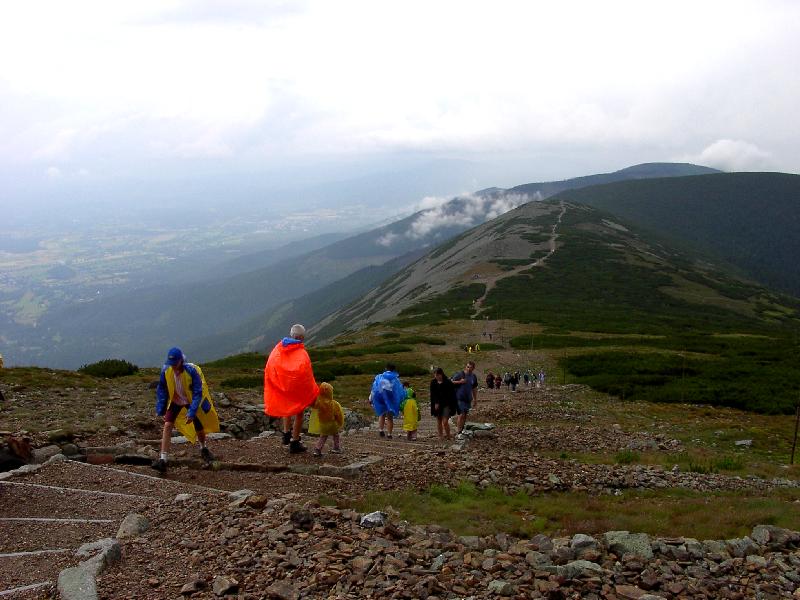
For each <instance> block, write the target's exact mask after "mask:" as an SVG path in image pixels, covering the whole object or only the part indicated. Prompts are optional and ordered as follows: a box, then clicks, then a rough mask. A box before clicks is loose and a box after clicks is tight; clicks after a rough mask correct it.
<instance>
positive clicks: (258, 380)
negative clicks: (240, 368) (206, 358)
mask: <svg viewBox="0 0 800 600" xmlns="http://www.w3.org/2000/svg"><path fill="white" fill-rule="evenodd" d="M219 384H220V386H222V387H223V388H225V389H231V388H243V389H248V388H259V387H264V376H263V375H241V376H239V377H227V378H225V379H223V380H222V381H220V383H219Z"/></svg>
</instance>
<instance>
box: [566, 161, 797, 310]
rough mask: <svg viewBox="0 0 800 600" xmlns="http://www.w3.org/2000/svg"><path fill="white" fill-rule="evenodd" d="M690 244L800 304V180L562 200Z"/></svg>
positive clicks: (755, 176) (618, 191)
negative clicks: (793, 298)
mask: <svg viewBox="0 0 800 600" xmlns="http://www.w3.org/2000/svg"><path fill="white" fill-rule="evenodd" d="M558 197H559V198H563V199H564V200H567V201H570V202H580V203H582V204H588V205H591V206H594V207H597V208H600V209H602V210H605V211H608V212H610V213H613V214H615V215H619V216H620V217H622V218H624V219H626V220H628V221H630V222H632V223H635V224H637V225H638V226H640V227H644V228H647V229H650V230H652V231H654V232H657V233H658V234H660V235H663V236H667V237H671V238H674V239H676V240H682V241H684V242H688V243H690V244H692V246H693V247H695V248H696V249H699V250H702V251H704V252H709V253H712V254H713V255H714V256H717V257H719V258H720V259H722V260H724V261H727V262H729V263H731V264H733V265H735V266H736V267H738V268H739V269H741V270H742V272H743V273H745V274H747V276H749V277H751V278H752V279H754V280H756V281H758V282H760V283H762V284H764V285H767V286H770V287H773V288H775V289H779V290H782V291H785V292H788V293H791V294H793V295H795V296H800V269H798V267H797V260H798V257H800V235H798V231H800V176H798V175H789V174H786V173H719V174H714V175H703V176H695V177H680V178H676V179H668V178H667V179H648V180H642V181H626V182H619V183H613V184H609V185H602V186H593V187H589V188H583V189H580V190H572V191H567V192H563V193H561V194H559V196H558Z"/></svg>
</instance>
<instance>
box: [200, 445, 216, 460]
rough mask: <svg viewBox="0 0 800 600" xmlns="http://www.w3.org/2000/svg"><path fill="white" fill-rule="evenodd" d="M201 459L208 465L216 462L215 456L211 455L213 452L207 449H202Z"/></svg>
mask: <svg viewBox="0 0 800 600" xmlns="http://www.w3.org/2000/svg"><path fill="white" fill-rule="evenodd" d="M200 458H202V459H203V460H204V461H206V462H207V463H210V462H213V461H214V455H213V454H211V450H209V449H208V448H206V447H203V448H201V449H200Z"/></svg>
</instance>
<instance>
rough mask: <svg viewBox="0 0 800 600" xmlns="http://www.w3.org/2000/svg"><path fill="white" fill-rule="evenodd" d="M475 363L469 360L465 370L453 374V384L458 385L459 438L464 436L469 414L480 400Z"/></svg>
mask: <svg viewBox="0 0 800 600" xmlns="http://www.w3.org/2000/svg"><path fill="white" fill-rule="evenodd" d="M474 370H475V363H474V362H473V361H471V360H470V361H468V362H467V364H466V365H465V366H464V370H463V371H459V372H458V373H456V374H455V375H453V385H455V386H456V403H457V412H458V421H457V424H458V434H457V435H456V438H457V439H463V437H464V424H465V423H466V422H467V415H468V414H469V411H470V410H471V409H472V406H473V404H475V403H476V402H477V400H478V377H477V376H476V375H475V373H473V371H474Z"/></svg>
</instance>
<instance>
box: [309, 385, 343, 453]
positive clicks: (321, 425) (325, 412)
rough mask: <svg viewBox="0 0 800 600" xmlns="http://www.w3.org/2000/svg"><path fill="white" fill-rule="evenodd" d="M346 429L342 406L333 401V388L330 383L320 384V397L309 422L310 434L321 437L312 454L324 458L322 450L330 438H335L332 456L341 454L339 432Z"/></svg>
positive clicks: (312, 409) (315, 402) (315, 403)
mask: <svg viewBox="0 0 800 600" xmlns="http://www.w3.org/2000/svg"><path fill="white" fill-rule="evenodd" d="M342 427H344V411H343V410H342V405H341V404H339V403H338V402H337V401H336V400H334V399H333V386H332V385H331V384H330V383H320V384H319V396H317V399H316V400H315V401H314V404H313V405H312V408H311V418H310V419H309V420H308V433H313V434H316V435H319V440H318V441H317V445H316V446H314V450H312V451H311V453H312V454H313V455H314V456H322V449H323V448H324V447H325V442H326V441H328V436H333V449H332V450H331V453H332V454H341V453H342V447H341V445H340V444H339V432H340V431H341V430H342Z"/></svg>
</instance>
